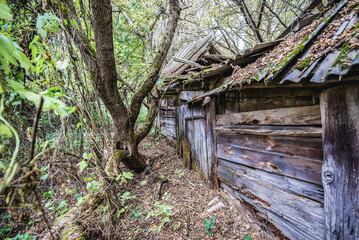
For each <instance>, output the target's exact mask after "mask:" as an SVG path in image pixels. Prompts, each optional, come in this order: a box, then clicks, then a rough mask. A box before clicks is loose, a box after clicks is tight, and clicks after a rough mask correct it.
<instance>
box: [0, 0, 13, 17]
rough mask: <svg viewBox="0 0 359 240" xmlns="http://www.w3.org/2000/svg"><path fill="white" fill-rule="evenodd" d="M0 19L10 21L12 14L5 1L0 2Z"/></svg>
mask: <svg viewBox="0 0 359 240" xmlns="http://www.w3.org/2000/svg"><path fill="white" fill-rule="evenodd" d="M0 18H3V19H11V18H12V14H11V12H10V8H9V6H8V5H7V3H6V0H0Z"/></svg>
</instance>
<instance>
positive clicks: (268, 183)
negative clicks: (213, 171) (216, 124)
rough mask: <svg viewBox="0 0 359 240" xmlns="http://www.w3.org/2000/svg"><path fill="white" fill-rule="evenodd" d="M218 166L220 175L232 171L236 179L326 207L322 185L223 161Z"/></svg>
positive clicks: (219, 161)
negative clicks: (255, 183) (254, 182)
mask: <svg viewBox="0 0 359 240" xmlns="http://www.w3.org/2000/svg"><path fill="white" fill-rule="evenodd" d="M218 166H219V167H218V169H220V170H219V171H218V175H220V174H221V173H225V171H223V169H222V168H225V169H227V170H228V171H230V174H235V175H236V178H241V179H246V178H247V177H248V178H251V179H254V181H256V182H257V183H258V184H261V185H262V186H264V187H266V188H267V189H269V190H271V189H273V190H274V191H285V192H288V193H290V194H294V195H297V196H299V197H305V198H308V199H311V200H313V201H316V202H320V203H322V207H324V190H323V186H321V185H318V184H313V183H309V182H305V181H301V180H298V179H295V178H291V177H287V176H283V175H279V174H273V173H271V172H267V171H263V170H260V169H254V168H251V167H247V166H244V165H241V164H237V163H233V162H229V161H226V160H222V159H219V160H218ZM232 184H234V182H232ZM245 184H246V183H245Z"/></svg>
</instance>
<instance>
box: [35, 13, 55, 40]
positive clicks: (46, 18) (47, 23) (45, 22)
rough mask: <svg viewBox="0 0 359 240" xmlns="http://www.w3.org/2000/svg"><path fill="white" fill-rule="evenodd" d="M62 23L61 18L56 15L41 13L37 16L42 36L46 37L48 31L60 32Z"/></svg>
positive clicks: (38, 28)
mask: <svg viewBox="0 0 359 240" xmlns="http://www.w3.org/2000/svg"><path fill="white" fill-rule="evenodd" d="M60 25H61V20H60V19H59V18H58V17H56V16H55V15H52V14H49V13H45V14H44V15H41V14H39V15H38V16H37V22H36V28H37V31H38V33H39V34H40V35H41V36H42V37H46V36H47V32H53V33H56V32H59V30H60V28H59V26H60Z"/></svg>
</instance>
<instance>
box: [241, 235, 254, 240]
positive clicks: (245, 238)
mask: <svg viewBox="0 0 359 240" xmlns="http://www.w3.org/2000/svg"><path fill="white" fill-rule="evenodd" d="M243 240H252V237H250V236H248V235H246V236H245V237H244V238H243Z"/></svg>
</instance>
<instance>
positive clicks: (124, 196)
mask: <svg viewBox="0 0 359 240" xmlns="http://www.w3.org/2000/svg"><path fill="white" fill-rule="evenodd" d="M117 195H118V196H119V197H120V200H121V206H125V203H126V201H127V200H130V199H133V198H136V196H135V195H131V193H130V192H129V191H126V192H124V193H123V194H122V195H121V194H120V193H119V194H117Z"/></svg>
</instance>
